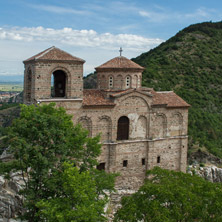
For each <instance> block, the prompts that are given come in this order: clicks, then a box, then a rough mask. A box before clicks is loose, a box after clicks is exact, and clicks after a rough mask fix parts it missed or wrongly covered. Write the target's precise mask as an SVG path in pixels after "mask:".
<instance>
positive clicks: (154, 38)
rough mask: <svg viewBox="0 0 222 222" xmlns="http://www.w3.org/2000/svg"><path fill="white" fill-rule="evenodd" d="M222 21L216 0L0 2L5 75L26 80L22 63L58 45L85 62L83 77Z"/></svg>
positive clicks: (0, 66) (0, 65)
mask: <svg viewBox="0 0 222 222" xmlns="http://www.w3.org/2000/svg"><path fill="white" fill-rule="evenodd" d="M221 20H222V1H219V0H217V1H214V0H211V1H209V0H207V1H206V0H186V1H185V0H155V1H154V0H140V1H133V0H117V1H112V0H81V1H76V0H63V1H61V0H44V1H43V0H32V1H31V0H0V75H23V68H24V67H23V64H22V61H23V60H24V59H26V58H28V57H30V56H32V55H34V54H36V53H38V52H40V51H42V50H44V49H46V48H49V47H51V46H52V45H55V46H57V47H59V48H61V49H63V50H65V51H67V52H69V53H71V54H73V55H75V56H78V57H80V58H83V59H84V60H86V63H85V65H84V74H87V73H90V72H93V71H94V67H96V66H98V65H101V64H102V63H104V62H106V61H107V60H109V59H111V58H113V57H115V56H118V53H119V52H118V49H119V47H120V46H122V47H123V50H124V51H123V55H124V56H126V57H128V58H132V57H136V56H137V55H139V54H141V53H142V52H146V51H148V50H150V49H151V48H153V47H156V46H157V45H159V44H160V43H161V42H163V41H165V40H167V39H168V38H170V37H172V36H173V35H175V34H176V33H177V32H178V31H180V30H181V29H183V28H185V27H187V26H189V25H190V24H194V23H199V22H204V21H213V22H216V21H221Z"/></svg>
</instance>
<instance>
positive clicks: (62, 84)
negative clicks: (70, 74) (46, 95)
mask: <svg viewBox="0 0 222 222" xmlns="http://www.w3.org/2000/svg"><path fill="white" fill-rule="evenodd" d="M66 83H67V74H66V73H65V72H64V71H62V70H56V71H55V72H53V73H52V77H51V96H52V97H65V96H66Z"/></svg>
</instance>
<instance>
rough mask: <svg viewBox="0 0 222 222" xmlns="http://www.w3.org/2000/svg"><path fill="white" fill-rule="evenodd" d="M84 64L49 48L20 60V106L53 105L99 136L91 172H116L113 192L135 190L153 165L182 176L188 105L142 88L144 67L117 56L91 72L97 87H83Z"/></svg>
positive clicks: (174, 98) (172, 96) (185, 161)
mask: <svg viewBox="0 0 222 222" xmlns="http://www.w3.org/2000/svg"><path fill="white" fill-rule="evenodd" d="M84 62H85V61H84V60H82V59H80V58H77V57H75V56H72V55H70V54H69V53H67V52H64V51H62V50H60V49H58V48H56V47H54V46H53V47H51V48H49V49H46V50H45V51H43V52H40V53H39V54H37V55H35V56H33V57H31V58H29V59H27V60H25V61H24V65H25V73H24V103H25V104H33V103H38V104H40V103H50V102H55V103H56V104H57V106H63V107H64V108H65V109H66V110H67V113H69V114H72V115H73V122H74V123H81V124H82V126H83V127H84V128H86V129H87V130H88V132H89V136H95V135H97V134H99V133H101V143H102V153H101V155H100V157H99V159H98V161H99V165H98V166H97V168H98V169H104V170H106V171H107V172H119V173H120V176H119V178H118V180H117V184H116V186H117V188H118V187H119V188H120V187H124V188H125V189H135V188H138V187H139V186H140V185H141V184H142V182H143V179H144V178H145V172H146V170H148V169H151V168H153V167H154V166H160V167H163V168H166V169H172V170H177V171H183V172H185V171H186V164H187V143H188V135H187V126H188V108H189V104H187V103H186V102H185V101H184V100H183V99H181V98H180V97H179V96H177V95H176V94H175V93H174V92H172V91H167V92H165V91H164V92H157V91H155V90H153V89H152V88H144V87H142V86H141V82H142V72H143V71H144V68H143V67H141V66H140V65H138V64H136V63H134V62H133V61H131V60H129V59H127V58H125V57H124V56H121V54H120V56H118V57H115V58H113V59H111V60H109V61H108V62H105V63H104V64H102V65H100V66H98V67H96V68H95V70H96V72H97V89H83V64H84Z"/></svg>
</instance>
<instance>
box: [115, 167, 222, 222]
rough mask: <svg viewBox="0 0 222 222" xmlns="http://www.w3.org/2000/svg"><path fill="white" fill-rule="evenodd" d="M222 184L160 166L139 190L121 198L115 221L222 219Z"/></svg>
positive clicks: (149, 172)
mask: <svg viewBox="0 0 222 222" xmlns="http://www.w3.org/2000/svg"><path fill="white" fill-rule="evenodd" d="M221 200H222V186H221V184H214V183H211V182H209V181H206V180H204V179H203V178H200V177H198V176H195V175H194V176H191V175H189V174H185V173H182V172H175V171H168V170H164V169H160V168H158V167H156V168H154V169H153V170H150V171H148V179H146V180H145V183H144V185H143V186H141V187H140V189H139V190H138V192H136V193H135V194H133V195H131V196H128V197H124V198H122V200H121V204H122V207H121V208H120V209H119V210H118V211H117V213H116V215H115V220H114V221H123V222H124V221H130V222H134V221H135V222H136V221H144V222H147V221H155V222H156V221H165V222H168V221H170V222H171V221H175V222H177V221H184V222H185V221H189V222H190V221H206V222H207V221H209V222H212V221H222V202H221Z"/></svg>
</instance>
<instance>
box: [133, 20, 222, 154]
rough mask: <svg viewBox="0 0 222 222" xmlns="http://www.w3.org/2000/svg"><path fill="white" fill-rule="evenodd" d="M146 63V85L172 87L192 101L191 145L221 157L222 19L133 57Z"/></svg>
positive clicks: (190, 28)
mask: <svg viewBox="0 0 222 222" xmlns="http://www.w3.org/2000/svg"><path fill="white" fill-rule="evenodd" d="M132 60H133V61H134V62H136V63H138V64H139V65H141V66H143V67H145V68H146V69H145V71H144V72H143V86H146V87H152V88H154V89H155V90H158V91H165V90H173V91H174V92H175V93H177V94H178V95H179V96H181V97H182V98H183V99H184V100H185V101H186V102H188V103H189V104H191V108H190V110H189V135H190V140H189V141H190V144H189V147H192V146H194V145H195V146H196V145H198V146H199V147H200V148H201V147H206V148H207V149H208V150H209V151H210V152H211V153H213V154H215V155H217V156H218V157H220V158H221V157H222V72H221V71H222V63H221V61H222V22H216V23H212V22H204V23H198V24H194V25H190V26H188V27H186V28H184V29H183V30H181V31H180V32H178V33H177V34H176V35H175V36H173V37H172V38H170V39H169V40H167V41H166V42H164V43H161V44H160V45H159V46H158V47H156V48H154V49H152V50H150V51H149V52H146V53H143V54H141V55H140V56H138V57H136V58H133V59H132Z"/></svg>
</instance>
